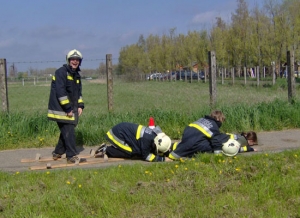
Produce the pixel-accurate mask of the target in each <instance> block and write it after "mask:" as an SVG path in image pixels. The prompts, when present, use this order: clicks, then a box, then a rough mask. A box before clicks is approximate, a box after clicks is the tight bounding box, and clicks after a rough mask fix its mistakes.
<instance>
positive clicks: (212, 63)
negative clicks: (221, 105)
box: [208, 51, 217, 109]
mask: <svg viewBox="0 0 300 218" xmlns="http://www.w3.org/2000/svg"><path fill="white" fill-rule="evenodd" d="M208 61H209V93H210V107H211V109H213V108H214V107H215V104H216V99H217V73H216V72H217V71H216V54H215V52H214V51H209V52H208Z"/></svg>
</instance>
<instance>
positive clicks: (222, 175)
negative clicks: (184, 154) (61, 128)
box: [0, 79, 300, 218]
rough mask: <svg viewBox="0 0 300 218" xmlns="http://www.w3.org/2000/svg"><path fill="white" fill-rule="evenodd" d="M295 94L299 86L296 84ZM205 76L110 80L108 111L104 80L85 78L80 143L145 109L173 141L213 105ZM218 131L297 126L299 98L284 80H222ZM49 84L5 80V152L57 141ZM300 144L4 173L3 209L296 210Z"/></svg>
mask: <svg viewBox="0 0 300 218" xmlns="http://www.w3.org/2000/svg"><path fill="white" fill-rule="evenodd" d="M296 87H297V89H296V92H297V93H298V92H299V85H298V84H297V86H296ZM208 90H209V89H208V84H205V83H185V82H143V83H120V82H118V81H116V82H115V84H114V105H113V106H114V111H113V112H112V113H108V111H107V100H106V99H107V97H106V85H104V84H99V83H98V84H97V83H89V82H87V81H85V84H84V93H83V94H84V100H85V103H86V109H85V110H84V114H83V116H82V117H81V119H80V123H79V125H78V127H77V128H76V131H77V142H78V144H84V145H86V146H88V145H96V144H100V143H101V142H103V141H104V140H105V139H104V133H105V132H106V131H107V130H108V129H110V128H111V127H112V126H113V125H115V124H117V123H119V122H121V121H128V122H136V123H140V124H144V125H147V124H148V120H149V117H150V116H153V117H154V118H155V122H156V125H159V126H161V127H162V129H163V130H164V131H165V132H166V133H167V134H169V135H170V136H171V138H173V139H177V138H180V137H181V134H182V131H183V129H184V127H185V126H186V125H188V124H189V123H190V122H193V121H195V120H196V119H198V118H199V117H201V116H203V115H205V114H208V113H209V112H210V107H209V91H208ZM217 93H218V100H217V106H216V108H218V109H221V110H222V111H223V112H224V113H225V115H226V117H227V118H226V121H225V123H224V125H222V128H221V130H222V131H224V132H237V131H245V130H255V131H262V130H264V131H268V130H281V129H287V128H299V125H300V113H299V110H300V102H299V97H296V99H295V101H294V103H293V104H289V103H288V101H287V86H286V81H285V80H284V79H278V80H277V84H276V85H275V86H271V85H266V84H265V85H262V86H260V87H256V86H255V85H247V86H244V85H239V84H235V85H232V84H230V82H226V83H225V84H224V85H220V84H218V90H217ZM48 96H49V86H45V84H37V86H29V85H27V86H26V85H25V86H24V87H23V86H20V85H18V84H10V85H9V105H10V113H9V114H4V113H2V114H1V115H0V116H1V117H0V146H1V150H5V149H10V148H26V147H44V146H54V145H55V142H56V141H57V138H58V134H59V132H58V128H57V126H56V124H55V123H54V122H50V121H48V120H47V118H46V113H47V103H48ZM299 157H300V150H292V151H285V152H280V153H269V154H268V153H256V154H254V155H238V156H237V157H235V158H228V157H225V156H220V155H211V154H201V155H198V156H196V157H195V158H193V159H189V160H181V161H176V162H167V163H150V164H141V163H137V164H134V165H118V166H111V167H107V168H98V169H73V170H70V168H68V169H62V170H49V171H31V172H16V173H7V172H1V171H0V184H1V186H0V217H3V218H6V217H9V218H11V217H13V218H14V217H66V218H68V217H72V218H73V217H78V218H81V217H120V218H123V217H267V218H269V217H299V216H300V209H299V204H300V198H299V196H300V186H299V175H300V161H299Z"/></svg>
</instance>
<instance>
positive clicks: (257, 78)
mask: <svg viewBox="0 0 300 218" xmlns="http://www.w3.org/2000/svg"><path fill="white" fill-rule="evenodd" d="M256 82H257V87H258V86H259V66H256Z"/></svg>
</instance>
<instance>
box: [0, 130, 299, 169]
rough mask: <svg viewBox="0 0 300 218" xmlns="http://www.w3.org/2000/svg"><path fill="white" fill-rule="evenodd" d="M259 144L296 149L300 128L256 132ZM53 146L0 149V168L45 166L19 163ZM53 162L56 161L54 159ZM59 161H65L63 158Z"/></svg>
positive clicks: (267, 148) (268, 149)
mask: <svg viewBox="0 0 300 218" xmlns="http://www.w3.org/2000/svg"><path fill="white" fill-rule="evenodd" d="M258 141H259V145H258V146H256V148H257V150H258V152H280V151H283V150H287V149H298V148H300V129H293V130H284V131H272V132H260V133H258ZM95 148H96V147H86V148H82V147H81V148H79V149H80V150H81V152H80V154H82V155H88V154H89V153H90V150H91V149H95ZM52 151H53V148H41V149H39V148H31V149H17V150H6V151H0V160H1V161H0V170H2V171H5V172H21V171H30V169H29V168H30V167H31V166H36V165H41V166H45V165H46V163H47V162H39V163H35V162H34V163H21V159H23V158H35V155H36V153H40V154H41V155H42V156H49V155H51V152H52ZM255 153H257V152H249V153H247V154H255ZM137 162H138V163H143V164H151V163H148V162H145V161H140V160H125V161H121V162H113V163H101V164H92V165H84V166H76V167H70V168H68V169H71V168H83V167H84V168H99V167H107V166H111V165H119V164H133V163H137ZM55 163H58V161H56V162H55ZM59 163H65V161H64V160H62V161H59Z"/></svg>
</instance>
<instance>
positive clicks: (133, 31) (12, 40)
mask: <svg viewBox="0 0 300 218" xmlns="http://www.w3.org/2000/svg"><path fill="white" fill-rule="evenodd" d="M261 1H262V0H246V2H247V3H248V6H249V8H252V7H253V6H255V5H256V4H262V3H261ZM0 5H1V14H0V22H1V27H0V58H5V59H6V61H7V66H8V68H9V66H11V65H12V63H14V64H15V66H16V67H17V69H18V71H23V72H24V71H27V70H28V69H29V68H30V67H32V68H34V69H44V68H46V67H55V68H58V67H60V66H61V65H62V64H64V61H65V56H66V54H67V52H68V51H69V50H71V49H78V50H79V51H80V52H81V53H82V54H83V58H84V59H83V63H82V68H93V69H95V68H97V67H98V66H99V64H100V62H104V63H105V57H106V54H112V58H113V64H116V63H117V62H118V56H119V51H120V49H121V48H122V47H125V46H126V45H131V44H134V43H136V42H137V41H138V39H139V36H140V35H141V34H142V35H144V38H147V36H148V35H149V34H153V35H162V34H169V30H170V29H172V28H176V32H175V33H176V34H179V33H181V34H186V33H187V32H188V31H193V30H196V31H200V30H203V29H209V28H210V26H211V24H212V23H214V22H215V17H222V18H223V19H224V20H225V21H230V17H231V13H232V12H234V11H235V9H236V7H237V1H236V0H72V1H71V0H24V1H23V0H9V1H7V0H5V1H4V0H0Z"/></svg>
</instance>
